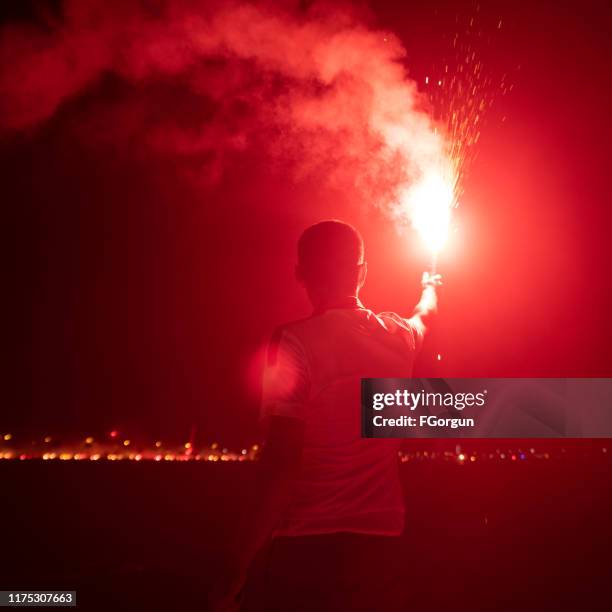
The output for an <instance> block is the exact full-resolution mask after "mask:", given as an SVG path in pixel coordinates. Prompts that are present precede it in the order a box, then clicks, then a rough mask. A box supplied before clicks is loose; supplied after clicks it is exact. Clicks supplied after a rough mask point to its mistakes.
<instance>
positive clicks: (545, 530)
mask: <svg viewBox="0 0 612 612" xmlns="http://www.w3.org/2000/svg"><path fill="white" fill-rule="evenodd" d="M610 467H611V461H610V458H609V455H604V456H602V457H586V458H585V457H584V456H579V455H578V454H576V455H574V454H573V453H570V454H568V455H567V457H566V458H562V459H556V460H550V461H546V460H540V461H537V460H531V461H525V462H516V463H512V462H491V463H487V462H484V461H481V462H476V463H473V464H469V465H465V466H460V465H456V464H455V463H442V462H437V463H435V462H428V461H425V462H412V463H407V464H404V465H402V475H403V479H404V483H405V488H406V495H407V500H408V527H407V530H406V533H405V535H404V539H405V550H406V563H407V564H409V565H410V567H411V574H412V575H413V576H414V584H413V585H407V588H411V589H413V590H414V602H415V605H414V610H428V611H431V610H442V609H445V610H446V609H448V610H451V609H452V610H453V611H462V610H466V611H467V610H470V611H473V610H485V609H495V610H561V609H581V610H604V609H610V606H611V605H612V601H611V597H610V591H609V579H610V574H611V572H610V569H611V567H612V564H611V563H610V541H611V536H612V527H611V524H610V517H611V516H612V492H611V490H610ZM253 468H254V465H253V464H252V463H251V464H245V463H241V464H201V463H197V464H195V463H194V464H185V463H181V464H177V463H173V464H168V463H161V464H153V463H148V462H147V463H122V464H117V463H112V464H110V463H103V462H100V463H96V464H91V463H74V462H53V463H51V462H45V463H43V462H36V461H28V462H9V461H6V462H3V463H2V464H0V481H1V482H2V489H3V502H2V506H1V510H0V524H2V525H3V531H2V547H1V554H0V577H1V579H0V583H1V584H0V588H1V589H23V590H26V589H30V590H35V589H56V590H57V589H76V590H77V592H78V599H77V600H78V607H79V608H80V609H87V610H122V609H129V610H147V611H150V610H186V609H189V610H192V609H193V610H205V609H206V603H205V593H206V590H207V588H208V585H210V584H211V582H212V581H213V580H214V579H215V571H216V568H217V566H218V560H219V552H220V551H221V550H222V548H223V543H224V541H225V540H226V538H227V536H228V534H229V533H231V529H232V525H233V524H234V523H235V521H236V519H237V516H238V514H239V512H240V509H241V508H242V507H246V504H248V499H249V491H250V489H249V483H250V482H251V480H252V479H251V476H252V474H253Z"/></svg>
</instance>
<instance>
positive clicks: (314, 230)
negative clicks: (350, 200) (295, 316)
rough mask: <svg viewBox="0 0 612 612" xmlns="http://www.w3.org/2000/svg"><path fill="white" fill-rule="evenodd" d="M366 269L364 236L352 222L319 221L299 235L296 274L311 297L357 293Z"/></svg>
mask: <svg viewBox="0 0 612 612" xmlns="http://www.w3.org/2000/svg"><path fill="white" fill-rule="evenodd" d="M366 271H367V265H366V263H365V262H364V259H363V239H362V238H361V235H360V234H359V232H358V231H357V230H356V229H355V228H354V227H353V226H352V225H349V224H348V223H343V222H342V221H337V220H335V219H332V220H330V221H321V222H320V223H316V224H315V225H312V226H311V227H309V228H308V229H307V230H305V231H304V233H303V234H302V235H301V236H300V239H299V242H298V263H297V266H296V277H297V279H298V280H299V281H300V283H302V284H303V285H304V287H305V288H306V290H307V292H308V295H309V297H310V299H311V301H313V302H317V301H321V300H325V299H328V298H334V297H339V296H349V295H357V293H358V291H359V289H360V288H361V286H362V285H363V283H364V281H365V277H366Z"/></svg>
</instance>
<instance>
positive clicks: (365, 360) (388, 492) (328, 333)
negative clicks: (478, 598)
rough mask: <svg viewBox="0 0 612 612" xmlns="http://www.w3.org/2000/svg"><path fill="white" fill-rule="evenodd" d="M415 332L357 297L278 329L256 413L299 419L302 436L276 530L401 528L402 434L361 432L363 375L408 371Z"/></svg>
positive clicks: (418, 337)
mask: <svg viewBox="0 0 612 612" xmlns="http://www.w3.org/2000/svg"><path fill="white" fill-rule="evenodd" d="M422 337H423V330H422V329H421V328H420V327H419V326H417V325H416V324H415V322H414V321H412V320H409V319H404V318H402V317H400V316H398V315H397V314H395V313H390V312H383V313H380V314H378V315H376V314H374V313H373V312H372V311H371V310H367V309H366V308H364V307H363V305H362V304H361V303H360V302H359V300H357V299H356V298H352V299H351V300H350V301H349V302H347V303H343V304H341V307H336V308H329V309H327V310H326V311H325V312H323V313H321V314H315V315H313V316H312V317H310V318H308V319H304V320H302V321H297V322H295V323H290V324H288V325H285V326H283V327H281V328H279V329H278V330H277V331H276V333H275V334H274V336H273V339H272V341H271V344H270V349H269V354H268V361H267V365H266V368H265V371H264V385H263V402H262V417H264V418H265V417H268V416H271V415H281V416H289V417H294V418H298V419H302V420H303V421H304V422H305V438H304V449H303V455H302V462H301V467H300V471H299V474H298V477H297V480H296V482H295V486H294V489H293V493H292V499H291V502H290V504H289V506H288V508H287V511H286V512H285V514H284V516H283V519H282V521H281V524H280V525H279V527H278V529H277V530H276V532H275V535H291V536H296V535H307V534H318V533H331V532H335V531H351V532H359V533H369V534H382V535H397V534H399V533H401V532H402V530H403V526H404V504H403V498H402V492H401V487H400V482H399V476H398V450H399V440H395V439H378V440H374V439H363V438H361V408H360V403H361V400H360V390H361V379H362V378H407V377H410V376H411V374H412V367H413V362H414V357H415V354H416V352H417V350H418V349H419V347H420V344H421V342H422Z"/></svg>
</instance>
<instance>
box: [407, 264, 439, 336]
mask: <svg viewBox="0 0 612 612" xmlns="http://www.w3.org/2000/svg"><path fill="white" fill-rule="evenodd" d="M441 284H442V277H441V276H440V275H439V274H429V272H423V277H422V278H421V285H422V286H423V292H422V293H421V298H420V299H419V302H418V304H417V305H416V306H415V308H414V311H413V313H412V316H411V317H410V321H412V323H413V324H414V325H415V327H417V328H418V329H419V330H421V332H422V333H425V331H426V330H427V325H428V324H429V321H430V320H431V317H432V315H434V314H435V313H436V312H437V310H438V296H437V294H436V287H439V286H440V285H441Z"/></svg>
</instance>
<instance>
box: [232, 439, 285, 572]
mask: <svg viewBox="0 0 612 612" xmlns="http://www.w3.org/2000/svg"><path fill="white" fill-rule="evenodd" d="M263 454H264V456H263V457H262V458H261V459H260V461H259V464H258V465H257V468H256V469H257V475H256V478H255V493H254V496H253V497H254V499H253V502H252V504H251V505H250V506H249V508H247V509H246V512H245V515H244V519H243V521H242V524H241V525H240V526H239V528H238V530H237V533H236V536H237V537H236V539H235V542H234V545H233V546H232V549H233V550H232V551H231V556H232V557H233V562H234V563H235V564H236V568H237V570H238V571H239V572H245V571H246V569H247V568H248V566H249V565H250V563H251V561H252V560H253V558H254V557H255V555H256V554H257V552H258V551H259V549H260V548H261V547H262V546H263V545H264V544H265V542H266V540H267V539H268V538H269V537H270V535H271V533H272V532H273V531H274V529H275V528H276V526H277V525H278V523H279V521H280V518H281V516H282V514H283V511H284V510H285V509H286V507H287V505H288V503H289V499H290V494H291V486H292V484H293V481H294V479H295V471H294V470H292V469H290V468H289V467H288V466H286V465H282V464H280V465H279V464H276V465H273V464H272V458H266V457H265V451H264V453H263Z"/></svg>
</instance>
